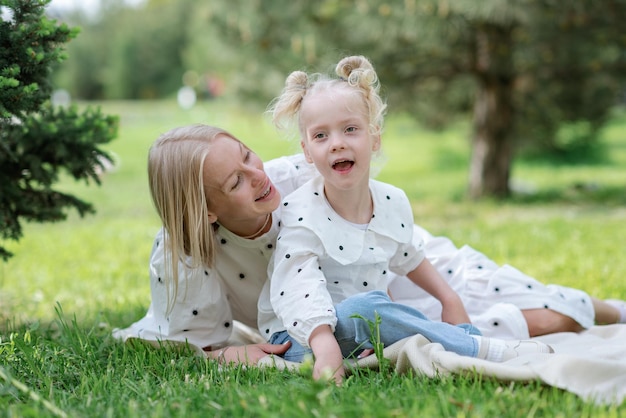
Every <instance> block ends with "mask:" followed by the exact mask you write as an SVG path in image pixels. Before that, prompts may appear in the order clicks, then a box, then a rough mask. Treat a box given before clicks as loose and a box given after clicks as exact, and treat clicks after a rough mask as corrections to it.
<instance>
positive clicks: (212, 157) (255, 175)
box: [204, 134, 281, 233]
mask: <svg viewBox="0 0 626 418" xmlns="http://www.w3.org/2000/svg"><path fill="white" fill-rule="evenodd" d="M204 187H205V193H206V195H207V199H208V201H209V212H210V214H211V216H212V218H213V219H212V221H213V222H215V221H219V223H220V224H222V225H223V226H224V227H226V228H228V229H229V230H231V231H233V232H235V233H236V232H237V231H241V230H245V229H246V227H248V226H249V225H255V222H257V221H258V218H259V217H261V216H266V215H267V214H268V213H271V212H273V211H274V210H275V209H276V208H277V207H278V205H279V204H280V199H281V197H280V194H279V193H278V190H276V188H275V187H274V185H273V184H272V182H271V181H270V179H269V177H267V174H265V171H264V170H263V162H262V161H261V159H260V158H259V157H258V156H257V155H256V154H255V153H254V152H252V151H251V150H250V149H249V148H248V147H246V146H245V145H244V144H243V143H241V142H239V141H237V140H235V139H233V138H231V137H229V136H228V135H223V134H221V135H218V136H217V137H216V138H215V139H214V140H213V142H212V144H211V149H210V151H209V153H208V155H207V157H206V159H205V161H204Z"/></svg>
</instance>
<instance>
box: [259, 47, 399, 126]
mask: <svg viewBox="0 0 626 418" xmlns="http://www.w3.org/2000/svg"><path fill="white" fill-rule="evenodd" d="M335 73H336V75H337V78H333V77H329V76H327V75H323V74H320V73H315V74H312V75H308V74H307V73H305V72H303V71H294V72H292V73H291V74H289V76H287V79H286V80H285V87H284V89H283V91H282V93H281V95H280V96H279V97H278V98H277V99H275V100H274V101H273V102H272V104H271V105H270V109H269V112H270V113H271V115H272V122H273V123H274V125H275V126H276V127H277V128H278V129H286V128H287V127H289V126H291V125H292V122H297V126H298V130H299V131H300V135H301V136H302V137H304V135H303V134H304V132H303V127H302V125H301V123H300V108H301V105H302V101H303V99H304V98H305V97H306V95H307V94H312V93H315V92H317V91H320V90H323V89H335V88H343V87H346V86H347V87H349V88H353V89H354V91H355V92H356V93H357V94H359V95H360V96H361V97H362V99H363V102H364V103H365V105H366V108H367V112H368V115H367V116H368V119H369V128H370V133H371V134H373V135H380V134H381V133H382V130H383V122H384V116H385V110H386V108H387V105H386V103H385V102H384V101H383V99H382V98H381V97H380V92H379V91H380V84H379V82H378V75H377V74H376V71H374V67H373V66H372V64H371V63H370V61H369V60H368V59H367V58H365V57H364V56H361V55H359V56H350V57H346V58H343V59H342V60H341V61H339V63H338V64H337V66H336V67H335Z"/></svg>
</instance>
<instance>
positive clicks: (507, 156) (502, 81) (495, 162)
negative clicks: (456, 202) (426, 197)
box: [469, 26, 513, 198]
mask: <svg viewBox="0 0 626 418" xmlns="http://www.w3.org/2000/svg"><path fill="white" fill-rule="evenodd" d="M511 46H512V45H511V30H510V28H502V27H494V26H485V27H481V28H479V29H478V30H477V34H476V56H475V59H476V67H475V68H476V76H477V79H478V83H479V85H478V90H477V93H476V99H475V103H474V127H473V137H472V159H471V162H470V179H469V194H470V197H472V198H480V197H484V196H492V197H506V196H507V195H508V194H509V177H510V172H511V161H512V158H513V144H512V135H511V130H512V121H513V118H512V116H513V104H512V90H513V76H512V58H511Z"/></svg>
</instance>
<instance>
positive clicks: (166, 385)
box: [0, 101, 626, 417]
mask: <svg viewBox="0 0 626 418" xmlns="http://www.w3.org/2000/svg"><path fill="white" fill-rule="evenodd" d="M102 107H103V110H104V111H105V112H108V113H114V114H119V115H120V116H121V127H120V135H119V139H117V140H116V141H114V142H113V143H112V144H111V145H110V150H111V151H113V152H114V153H115V154H116V155H117V156H118V158H119V161H120V164H119V167H118V168H117V169H116V170H115V171H113V172H110V173H108V174H106V175H105V176H104V178H103V185H102V186H101V187H95V186H89V187H87V186H85V185H84V184H74V183H72V182H70V181H64V182H63V183H62V185H61V187H62V189H63V190H66V191H70V192H72V193H76V194H77V195H79V196H80V197H82V198H84V199H86V200H87V201H90V202H92V203H94V205H95V207H96V209H97V211H98V212H97V214H96V215H94V216H88V217H86V218H82V219H81V218H79V217H78V216H77V215H76V214H74V213H70V214H69V216H68V220H67V221H64V222H60V223H57V224H29V225H26V226H25V230H24V234H25V235H24V237H23V239H22V240H21V241H20V242H19V243H13V242H5V243H4V245H6V246H7V247H8V248H9V249H10V250H11V251H13V252H14V253H15V256H14V257H13V258H12V259H11V260H10V261H9V262H7V263H3V264H0V321H1V322H0V335H1V341H0V365H2V366H1V367H0V372H1V373H2V374H1V375H0V416H54V415H55V414H56V415H63V414H66V415H68V416H81V417H82V416H112V417H116V416H129V417H135V416H137V417H145V416H156V417H160V416H163V417H165V416H185V417H187V416H245V417H251V416H258V417H276V416H281V417H291V416H298V417H303V416H322V417H327V416H338V417H349V416H358V417H370V416H371V417H381V416H389V417H404V416H407V417H411V416H418V415H420V416H428V417H429V416H445V417H448V416H459V417H465V416H476V417H478V416H507V417H526V416H560V417H579V416H606V417H618V416H622V414H624V412H622V411H621V410H620V408H619V407H618V406H597V405H594V404H591V403H588V402H584V401H583V400H581V399H579V398H578V397H576V396H574V395H572V394H570V393H568V392H564V391H561V390H559V389H555V388H552V387H544V386H542V385H540V384H538V383H528V384H520V383H506V382H498V381H495V380H490V379H484V378H483V377H481V376H479V375H469V376H465V377H460V376H457V377H441V378H436V379H426V378H423V377H420V376H398V375H396V374H394V373H393V372H384V373H378V372H373V371H360V372H359V373H357V374H356V375H354V376H352V377H350V378H349V379H348V380H347V382H346V384H345V385H344V386H343V387H341V388H336V387H331V386H327V385H325V384H322V383H319V382H314V381H312V380H311V379H310V378H309V376H308V375H306V374H302V375H300V374H293V373H289V372H283V371H278V370H259V369H257V368H241V367H236V368H229V369H227V370H225V371H220V370H218V369H217V368H216V366H215V364H213V362H209V361H204V360H202V359H199V358H195V357H193V356H190V355H185V354H184V353H171V352H166V351H159V350H155V349H151V348H146V347H143V346H139V347H129V346H125V345H121V344H118V343H116V342H115V341H114V340H113V339H112V338H111V337H110V333H111V329H112V328H114V327H120V326H126V325H128V324H130V323H131V322H133V321H134V320H137V319H139V318H140V317H141V316H142V315H143V314H144V313H145V310H146V309H147V306H148V304H149V296H150V291H149V283H148V270H147V267H148V255H149V252H150V249H151V245H152V238H153V236H154V234H155V233H156V231H157V229H158V228H159V222H158V218H157V217H156V214H155V213H154V210H153V208H152V203H151V201H150V198H149V194H148V189H147V174H146V164H145V160H146V154H147V150H148V147H149V146H150V144H151V143H152V142H153V141H154V139H155V138H156V137H157V136H158V135H159V134H160V133H162V132H164V131H166V130H167V129H170V128H172V127H175V126H179V125H183V124H188V123H194V122H203V123H210V124H216V125H218V126H221V127H223V128H226V129H228V130H229V131H231V132H232V133H234V134H235V135H237V136H238V137H240V138H241V139H243V140H244V141H245V142H246V143H248V144H249V145H250V146H251V147H252V148H253V149H254V150H255V151H256V152H257V153H258V154H259V155H260V156H261V157H262V158H263V159H269V158H272V157H276V156H279V155H282V154H284V153H289V152H293V151H297V150H298V144H297V143H296V142H287V141H285V140H282V139H281V138H280V137H279V135H277V134H276V133H275V131H274V129H273V128H272V127H271V126H270V125H269V124H268V123H267V122H266V121H265V120H264V119H263V118H261V117H260V116H259V115H255V114H252V113H247V112H245V111H243V110H241V109H237V108H235V107H232V106H230V105H229V104H227V103H221V102H210V103H202V104H200V105H199V106H197V107H196V108H194V109H193V110H191V111H182V110H180V109H178V108H177V107H176V106H175V105H174V103H172V102H167V101H165V102H151V103H136V102H116V103H104V104H102ZM467 129H468V125H467V124H463V123H460V124H459V125H458V126H455V127H453V128H450V129H448V130H446V131H444V132H440V133H432V132H428V131H424V130H422V129H421V128H420V127H419V126H417V125H416V124H415V123H414V122H413V121H411V120H410V119H409V118H407V117H403V116H396V117H390V118H389V119H388V121H387V126H386V132H385V135H384V136H383V149H384V150H385V153H386V155H387V157H388V162H387V164H386V165H385V166H384V167H383V170H382V172H381V174H380V175H379V178H380V179H381V180H384V181H388V182H390V183H393V184H395V185H398V186H400V187H402V188H403V189H405V190H406V191H407V193H408V194H409V196H410V198H411V199H412V202H413V207H414V211H415V218H416V222H417V223H419V224H421V225H423V226H424V227H425V228H426V229H428V230H430V231H431V232H432V233H435V234H442V235H446V236H448V237H450V238H451V239H452V240H453V241H454V242H456V243H457V244H459V245H461V244H468V245H471V246H473V247H475V248H477V249H479V250H481V251H483V252H485V253H486V254H488V255H490V256H491V257H492V258H493V259H494V260H495V261H497V262H499V263H509V264H511V265H514V266H516V267H519V268H521V269H522V270H524V271H525V272H527V273H529V274H531V275H534V276H536V277H537V278H539V279H540V280H542V281H545V282H553V283H560V284H564V285H568V286H573V287H578V288H581V289H584V290H586V291H588V292H589V293H591V294H592V295H596V296H599V297H618V298H623V299H626V285H624V280H623V273H624V272H625V271H626V257H624V237H625V236H626V114H624V113H623V112H622V113H618V114H616V117H615V119H614V122H612V123H611V124H610V125H609V126H608V127H607V129H606V130H605V131H604V133H603V143H604V144H606V147H607V155H608V156H609V157H608V160H607V161H606V162H605V163H603V164H597V163H594V164H589V165H584V164H577V165H573V166H565V165H563V164H560V163H559V164H557V163H555V162H551V161H550V160H547V161H538V160H530V159H529V160H521V159H520V160H517V161H516V164H515V166H514V167H513V178H514V180H515V182H516V184H521V185H523V186H524V188H525V189H529V190H533V192H532V193H519V194H516V195H515V197H514V198H513V199H511V200H509V201H506V202H499V201H492V200H487V201H482V202H471V201H468V200H466V198H465V189H466V179H467V175H466V173H467V171H468V160H469V145H468V140H467ZM55 408H58V410H57V409H55ZM59 411H60V412H59Z"/></svg>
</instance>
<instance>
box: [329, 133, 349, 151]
mask: <svg viewBox="0 0 626 418" xmlns="http://www.w3.org/2000/svg"><path fill="white" fill-rule="evenodd" d="M331 141H332V142H331V147H330V149H331V151H333V152H334V151H339V150H342V149H344V148H345V147H346V143H345V141H344V140H343V136H341V135H333V136H332V137H331Z"/></svg>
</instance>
